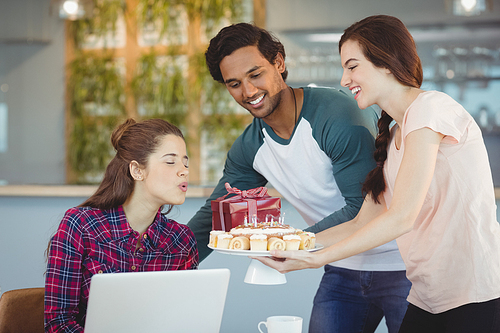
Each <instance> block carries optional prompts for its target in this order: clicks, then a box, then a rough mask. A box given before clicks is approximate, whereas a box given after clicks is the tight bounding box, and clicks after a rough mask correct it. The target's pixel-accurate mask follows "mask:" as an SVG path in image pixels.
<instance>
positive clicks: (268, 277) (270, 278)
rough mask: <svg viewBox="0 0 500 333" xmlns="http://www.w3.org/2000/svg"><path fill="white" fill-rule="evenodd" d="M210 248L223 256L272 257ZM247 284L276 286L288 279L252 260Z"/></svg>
mask: <svg viewBox="0 0 500 333" xmlns="http://www.w3.org/2000/svg"><path fill="white" fill-rule="evenodd" d="M208 247H209V248H210V249H212V250H214V251H216V252H219V253H223V254H230V255H234V256H246V257H249V256H252V257H270V256H271V252H270V251H249V250H230V249H219V248H216V247H212V246H210V245H208ZM322 248H323V246H322V245H321V244H316V247H315V248H314V249H311V250H307V251H309V252H313V251H317V250H319V249H322ZM244 281H245V283H249V284H262V285H275V284H285V283H286V277H285V274H282V273H280V272H278V271H277V270H275V269H274V268H271V267H269V266H266V265H264V264H263V263H261V262H260V261H258V260H255V259H252V261H251V262H250V265H249V266H248V269H247V273H246V275H245V280H244Z"/></svg>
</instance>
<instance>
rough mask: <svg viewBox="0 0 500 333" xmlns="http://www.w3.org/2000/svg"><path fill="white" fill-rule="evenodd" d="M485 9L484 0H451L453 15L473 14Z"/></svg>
mask: <svg viewBox="0 0 500 333" xmlns="http://www.w3.org/2000/svg"><path fill="white" fill-rule="evenodd" d="M485 10H486V0H453V15H457V16H473V15H479V14H481V13H482V12H484V11H485Z"/></svg>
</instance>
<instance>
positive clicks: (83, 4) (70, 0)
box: [51, 0, 94, 21]
mask: <svg viewBox="0 0 500 333" xmlns="http://www.w3.org/2000/svg"><path fill="white" fill-rule="evenodd" d="M93 7H94V5H93V1H92V0H51V11H52V10H54V11H55V12H57V13H58V15H59V17H60V18H62V19H65V20H72V21H74V20H80V19H83V18H88V17H90V16H91V14H92V10H93Z"/></svg>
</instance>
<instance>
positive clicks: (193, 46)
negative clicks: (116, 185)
mask: <svg viewBox="0 0 500 333" xmlns="http://www.w3.org/2000/svg"><path fill="white" fill-rule="evenodd" d="M243 1H244V0H185V1H181V0H170V1H168V0H139V1H138V7H137V8H136V10H135V11H130V10H127V8H126V2H125V0H93V2H94V12H93V17H92V18H91V19H86V20H79V21H75V22H72V23H71V25H70V30H69V32H70V34H71V35H72V36H73V38H74V41H75V54H76V57H75V60H74V61H73V62H72V63H71V64H70V66H69V68H68V72H69V80H68V96H69V100H70V112H69V116H70V119H69V121H68V124H69V128H68V132H69V136H68V137H69V142H68V161H69V167H70V171H71V173H72V174H74V175H73V176H72V177H70V178H69V181H70V182H72V183H96V182H99V180H100V176H102V173H103V171H104V169H105V166H106V165H107V163H108V162H109V160H110V158H111V156H112V155H113V154H114V152H113V149H112V147H111V144H110V142H109V137H110V134H111V132H112V130H113V129H114V128H115V127H116V126H117V125H118V124H119V123H120V122H122V121H123V120H124V118H126V117H129V116H134V117H137V118H139V119H138V120H140V119H145V118H153V117H155V118H163V119H165V120H168V121H170V122H172V123H173V124H175V125H177V126H179V127H180V128H181V130H182V131H183V132H184V133H187V135H186V142H187V144H188V149H189V145H190V144H192V145H193V146H192V147H199V145H200V140H201V139H200V138H201V132H202V131H204V132H208V133H210V134H209V137H210V139H211V140H213V142H216V143H217V145H218V146H219V147H220V146H222V149H225V150H227V149H228V148H229V146H230V144H231V143H232V142H233V141H234V139H235V138H236V136H237V135H238V134H239V133H240V132H241V130H242V129H243V127H244V126H245V125H246V123H248V120H249V117H247V116H242V115H239V114H237V113H236V112H235V110H237V108H238V106H237V105H236V103H235V102H234V101H233V100H232V98H231V97H230V96H229V94H228V93H227V92H226V89H225V87H224V86H222V85H220V84H219V83H217V82H215V81H213V80H212V78H211V76H210V74H209V73H208V70H207V68H206V65H205V60H204V49H205V47H206V46H204V45H203V43H202V42H201V41H202V40H208V39H209V36H212V35H213V34H214V30H215V29H217V28H218V27H219V25H220V24H221V22H228V21H230V20H233V21H235V20H238V19H239V17H240V15H241V14H242V13H243V9H242V8H243ZM122 15H123V17H124V19H125V22H127V23H126V28H127V29H129V28H133V29H132V30H135V27H130V26H128V25H129V24H130V22H137V24H138V25H139V27H142V29H143V30H148V29H149V31H150V30H151V29H153V32H155V34H154V35H155V36H156V37H157V38H158V40H157V41H156V43H157V44H158V45H160V44H161V43H163V38H164V37H166V38H167V40H168V47H167V48H166V51H165V48H155V47H154V46H156V45H153V46H152V47H151V48H143V49H142V50H141V53H142V56H140V57H139V60H138V61H137V64H136V68H135V73H134V77H133V79H132V80H131V81H129V82H130V83H129V84H130V86H125V75H124V74H123V73H124V70H125V68H130V66H125V65H123V66H120V62H119V59H117V57H116V52H115V51H114V50H112V49H108V48H107V45H106V40H107V38H106V37H107V36H109V33H110V32H111V33H113V34H115V32H116V29H117V24H116V23H117V20H118V18H119V17H120V16H122ZM128 15H136V20H131V21H130V20H128V18H129V16H128ZM182 18H185V19H186V18H187V20H188V21H189V23H187V22H183V21H182ZM203 28H204V29H205V30H204V31H203ZM182 29H188V30H189V31H182ZM137 30H139V31H140V30H141V29H137ZM90 34H91V35H92V36H93V37H95V38H97V39H101V40H102V41H103V44H102V49H101V50H97V51H95V52H94V51H89V50H84V48H85V47H86V46H85V43H86V41H87V39H86V38H87V37H88V36H89V35H90ZM201 34H206V38H202V36H201ZM179 35H183V36H189V38H188V42H187V44H186V45H180V44H179V43H178V41H179V39H178V36H179ZM176 37H177V40H175V38H176ZM128 88H130V90H128ZM125 91H130V92H131V93H132V94H133V97H134V99H133V101H135V106H134V105H132V106H131V105H130V104H127V107H129V109H127V110H125ZM128 100H129V101H130V100H131V99H128ZM127 103H128V102H127ZM127 112H128V114H127ZM221 142H222V145H221V144H220V143H221ZM193 151H196V148H193ZM194 155H195V156H196V155H197V154H194ZM194 161H197V160H196V157H195V159H194ZM197 162H198V163H199V161H197Z"/></svg>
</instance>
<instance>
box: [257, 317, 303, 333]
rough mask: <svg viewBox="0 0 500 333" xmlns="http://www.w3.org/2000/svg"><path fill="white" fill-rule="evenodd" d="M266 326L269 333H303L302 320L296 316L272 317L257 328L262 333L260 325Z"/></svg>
mask: <svg viewBox="0 0 500 333" xmlns="http://www.w3.org/2000/svg"><path fill="white" fill-rule="evenodd" d="M262 324H264V325H266V327H267V333H302V318H300V317H295V316H272V317H267V319H266V321H261V322H260V323H259V325H257V328H258V329H259V332H260V333H264V332H263V331H262V330H261V329H260V325H262Z"/></svg>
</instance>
